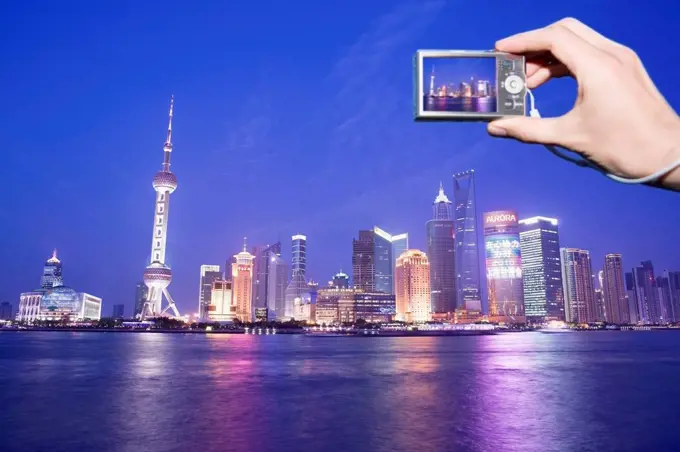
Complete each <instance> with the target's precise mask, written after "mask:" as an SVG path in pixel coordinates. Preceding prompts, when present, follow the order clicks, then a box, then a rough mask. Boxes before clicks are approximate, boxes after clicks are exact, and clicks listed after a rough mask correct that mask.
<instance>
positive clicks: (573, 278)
mask: <svg viewBox="0 0 680 452" xmlns="http://www.w3.org/2000/svg"><path fill="white" fill-rule="evenodd" d="M560 252H561V254H562V285H563V287H564V289H563V290H564V312H565V314H566V319H567V322H574V323H590V322H595V321H597V315H596V312H595V311H596V309H595V289H594V287H593V269H592V265H591V262H590V253H589V252H588V251H586V250H581V249H578V248H562V249H561V250H560Z"/></svg>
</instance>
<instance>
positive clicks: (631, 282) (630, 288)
mask: <svg viewBox="0 0 680 452" xmlns="http://www.w3.org/2000/svg"><path fill="white" fill-rule="evenodd" d="M623 275H624V276H623V278H624V282H625V284H626V301H627V302H628V315H629V316H630V323H631V324H638V323H640V322H641V320H640V312H639V311H638V305H637V297H636V296H635V278H633V273H632V272H630V273H629V272H626V273H624V274H623Z"/></svg>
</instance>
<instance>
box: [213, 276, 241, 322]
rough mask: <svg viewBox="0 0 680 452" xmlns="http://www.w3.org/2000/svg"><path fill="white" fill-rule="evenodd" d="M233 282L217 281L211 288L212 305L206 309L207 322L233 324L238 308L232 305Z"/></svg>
mask: <svg viewBox="0 0 680 452" xmlns="http://www.w3.org/2000/svg"><path fill="white" fill-rule="evenodd" d="M231 284H232V283H231V281H226V280H223V279H216V280H214V281H213V282H212V284H211V288H210V304H209V305H208V306H207V307H206V311H207V320H209V321H211V322H231V321H232V320H234V317H235V316H236V306H235V305H233V304H232V285H231Z"/></svg>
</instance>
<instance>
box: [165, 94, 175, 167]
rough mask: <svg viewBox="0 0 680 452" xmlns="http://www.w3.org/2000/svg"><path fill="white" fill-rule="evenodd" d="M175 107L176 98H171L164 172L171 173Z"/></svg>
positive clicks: (172, 96)
mask: <svg viewBox="0 0 680 452" xmlns="http://www.w3.org/2000/svg"><path fill="white" fill-rule="evenodd" d="M174 106H175V96H174V95H171V96H170V113H169V114H168V135H167V137H166V139H165V145H164V146H163V151H164V152H163V171H170V153H171V152H172V110H173V107H174Z"/></svg>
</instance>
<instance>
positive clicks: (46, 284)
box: [40, 249, 62, 290]
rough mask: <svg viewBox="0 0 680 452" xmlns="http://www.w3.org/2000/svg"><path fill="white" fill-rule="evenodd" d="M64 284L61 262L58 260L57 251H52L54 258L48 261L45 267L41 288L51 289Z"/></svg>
mask: <svg viewBox="0 0 680 452" xmlns="http://www.w3.org/2000/svg"><path fill="white" fill-rule="evenodd" d="M60 284H62V275H61V261H60V260H59V259H57V250H56V249H55V250H54V251H52V257H50V258H49V259H47V261H46V262H45V266H44V267H43V275H42V278H41V280H40V287H42V288H43V289H47V290H49V289H51V288H52V287H54V286H58V285H60Z"/></svg>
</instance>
